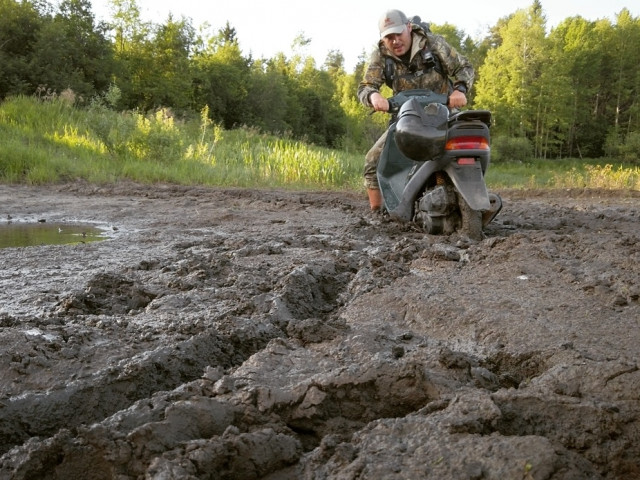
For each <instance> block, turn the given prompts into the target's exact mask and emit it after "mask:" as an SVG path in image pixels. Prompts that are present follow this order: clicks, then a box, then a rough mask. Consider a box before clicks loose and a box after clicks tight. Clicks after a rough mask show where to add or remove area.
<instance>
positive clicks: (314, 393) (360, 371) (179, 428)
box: [0, 184, 640, 480]
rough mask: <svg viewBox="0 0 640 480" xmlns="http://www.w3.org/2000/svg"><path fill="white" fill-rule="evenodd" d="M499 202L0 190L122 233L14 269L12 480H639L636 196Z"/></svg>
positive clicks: (5, 256) (7, 400)
mask: <svg viewBox="0 0 640 480" xmlns="http://www.w3.org/2000/svg"><path fill="white" fill-rule="evenodd" d="M500 193H501V194H502V196H503V200H504V204H505V206H504V208H503V210H502V212H501V213H500V215H499V216H498V217H497V218H496V220H495V221H494V222H493V223H492V224H491V225H490V226H489V227H488V228H487V229H486V232H485V233H486V239H484V240H482V241H480V242H471V241H469V240H467V239H465V238H463V237H459V236H446V237H436V236H429V235H425V234H423V233H421V232H418V231H416V230H415V229H413V228H411V227H408V226H404V225H398V224H396V223H394V222H391V221H389V220H388V219H387V218H386V217H384V216H379V215H373V214H370V213H368V212H367V211H366V200H365V198H364V196H362V195H356V194H347V193H335V192H284V191H258V190H235V189H208V188H188V187H177V186H168V185H161V186H152V187H150V186H140V185H135V184H119V185H116V186H108V187H97V186H92V185H86V184H69V185H62V186H56V187H26V186H0V198H1V199H2V202H0V205H1V207H0V221H5V220H4V219H5V218H7V216H11V217H13V218H18V217H21V218H33V219H38V220H46V221H51V222H53V221H65V220H74V221H96V222H102V223H104V224H105V225H108V226H109V227H110V228H111V229H112V231H113V232H114V235H113V238H111V239H110V240H107V241H104V242H97V243H90V244H80V245H72V246H40V247H29V248H13V249H4V250H0V260H1V262H2V263H1V264H2V269H1V271H0V365H2V375H0V478H2V479H5V478H6V479H39V478H42V479H45V478H46V479H68V478H91V479H102V478H104V479H112V478H117V479H120V480H125V479H143V478H146V479H200V478H205V479H259V478H266V479H270V480H273V479H332V478H336V479H337V478H340V479H356V478H385V479H394V478H397V479H401V478H402V479H404V478H433V479H441V478H469V479H484V478H486V479H505V478H518V479H520V478H535V479H542V478H545V479H570V478H571V479H585V478H604V479H629V478H640V460H638V459H640V442H639V441H638V438H640V419H639V418H638V415H639V413H640V408H639V407H640V404H639V396H640V393H639V392H640V372H639V370H638V363H637V362H638V360H637V359H638V357H639V355H638V354H639V353H640V335H639V333H638V323H639V321H640V304H639V303H640V301H639V297H640V283H639V278H640V267H638V264H639V260H640V242H639V238H638V237H639V235H640V195H639V194H638V192H623V193H617V194H611V193H608V192H581V191H558V192H518V191H514V192H500Z"/></svg>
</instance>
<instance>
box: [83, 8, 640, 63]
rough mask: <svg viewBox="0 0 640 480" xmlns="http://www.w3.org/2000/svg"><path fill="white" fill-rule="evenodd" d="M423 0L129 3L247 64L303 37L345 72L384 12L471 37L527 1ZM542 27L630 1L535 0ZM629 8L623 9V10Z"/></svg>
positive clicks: (608, 11)
mask: <svg viewBox="0 0 640 480" xmlns="http://www.w3.org/2000/svg"><path fill="white" fill-rule="evenodd" d="M430 3H431V2H425V1H424V0H422V1H420V0H398V1H397V2H389V1H382V0H365V1H357V2H356V1H353V0H321V1H320V2H305V1H295V0H263V1H260V0H208V1H207V0H179V1H177V2H176V1H169V0H137V4H138V6H139V8H140V13H141V17H142V20H144V21H152V22H154V23H161V22H164V21H165V20H166V19H167V17H168V15H169V13H172V14H173V16H174V18H177V19H179V18H180V17H182V16H184V17H187V18H190V19H191V20H192V24H193V26H194V27H196V28H198V27H199V26H200V25H202V24H203V23H205V22H208V23H209V24H210V25H211V28H212V30H211V31H212V32H214V33H217V31H218V30H219V29H220V28H222V27H224V25H225V23H226V22H227V21H229V24H230V25H231V26H232V27H233V28H235V29H236V32H237V38H238V41H239V43H240V47H241V49H242V51H243V54H245V55H248V54H249V53H251V54H252V55H253V57H254V58H261V57H264V58H271V57H273V56H274V55H275V54H276V53H278V52H283V53H284V54H285V55H287V56H288V57H289V56H290V55H291V46H292V44H293V40H294V39H295V38H296V37H297V36H298V35H299V34H301V33H302V34H303V35H304V37H305V38H308V39H311V44H310V45H309V46H308V47H306V49H305V50H304V53H305V54H307V55H312V56H313V57H314V58H315V59H316V62H317V66H318V67H320V66H321V65H322V64H323V63H324V60H325V59H326V56H327V53H329V51H331V50H339V51H340V52H342V54H343V55H344V57H345V68H346V70H347V72H350V71H352V70H353V67H354V65H355V63H356V61H357V58H358V56H359V55H360V54H361V53H362V52H363V51H364V52H365V53H366V56H367V57H368V55H369V53H370V51H371V49H372V48H373V46H374V45H375V44H376V43H377V41H378V38H379V33H378V18H379V17H380V16H381V15H382V14H383V13H384V12H385V11H386V10H388V9H390V8H398V9H400V10H402V11H403V12H404V13H405V14H407V15H408V16H411V15H420V16H421V17H422V19H423V20H425V21H428V22H430V23H435V24H438V25H442V24H444V23H447V22H448V23H450V24H452V25H455V26H456V27H457V28H459V29H461V30H463V31H464V32H465V33H467V34H468V35H470V36H471V37H473V38H476V39H478V38H481V37H483V36H484V35H485V34H486V33H487V32H488V30H489V28H490V27H492V26H493V25H495V24H496V23H497V21H498V20H499V19H500V18H502V17H505V16H507V15H509V14H511V13H513V12H515V11H516V10H518V9H521V8H528V7H529V6H531V5H532V4H533V0H484V1H483V0H480V1H478V0H454V1H452V2H451V8H450V9H444V8H441V7H440V6H438V8H437V9H435V10H431V9H429V8H428V7H427V6H428V5H429V4H430ZM541 3H542V9H543V12H544V14H545V16H546V18H547V27H548V28H552V27H555V26H556V25H558V24H559V23H560V22H562V21H563V20H565V19H566V18H569V17H573V16H576V15H580V16H582V17H583V18H585V19H587V20H597V19H601V18H608V19H610V20H611V21H615V17H616V14H618V13H620V11H621V10H622V9H623V8H625V7H626V8H627V9H628V10H629V11H630V12H631V15H633V16H634V17H638V16H640V2H638V1H637V0H626V1H620V0H581V1H580V0H542V1H541ZM632 3H633V4H634V5H631V4H632ZM92 5H93V13H94V14H95V16H96V18H97V19H102V20H106V19H109V18H110V7H109V5H110V3H109V0H92Z"/></svg>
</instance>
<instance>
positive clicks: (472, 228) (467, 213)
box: [458, 196, 484, 240]
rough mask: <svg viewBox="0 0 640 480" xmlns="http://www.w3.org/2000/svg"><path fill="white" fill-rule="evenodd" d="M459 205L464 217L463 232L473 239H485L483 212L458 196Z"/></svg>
mask: <svg viewBox="0 0 640 480" xmlns="http://www.w3.org/2000/svg"><path fill="white" fill-rule="evenodd" d="M458 206H459V208H460V215H461V217H462V226H461V230H462V233H463V234H465V235H467V236H468V237H469V238H470V239H471V240H482V239H484V232H483V231H482V212H480V211H478V210H472V209H471V207H470V206H469V204H468V203H467V202H466V201H465V200H464V198H462V197H461V196H459V197H458Z"/></svg>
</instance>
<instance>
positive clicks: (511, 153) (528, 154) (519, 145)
mask: <svg viewBox="0 0 640 480" xmlns="http://www.w3.org/2000/svg"><path fill="white" fill-rule="evenodd" d="M532 158H533V147H532V145H531V142H530V141H529V140H528V139H526V138H524V137H508V136H498V137H493V138H492V139H491V161H492V162H494V163H496V162H497V163H500V162H513V161H520V162H522V161H528V160H531V159H532Z"/></svg>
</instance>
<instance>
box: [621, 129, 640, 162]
mask: <svg viewBox="0 0 640 480" xmlns="http://www.w3.org/2000/svg"><path fill="white" fill-rule="evenodd" d="M620 156H621V157H622V160H623V161H625V162H629V163H640V133H639V132H633V133H630V134H629V135H627V138H625V140H624V143H623V144H622V145H621V146H620Z"/></svg>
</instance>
